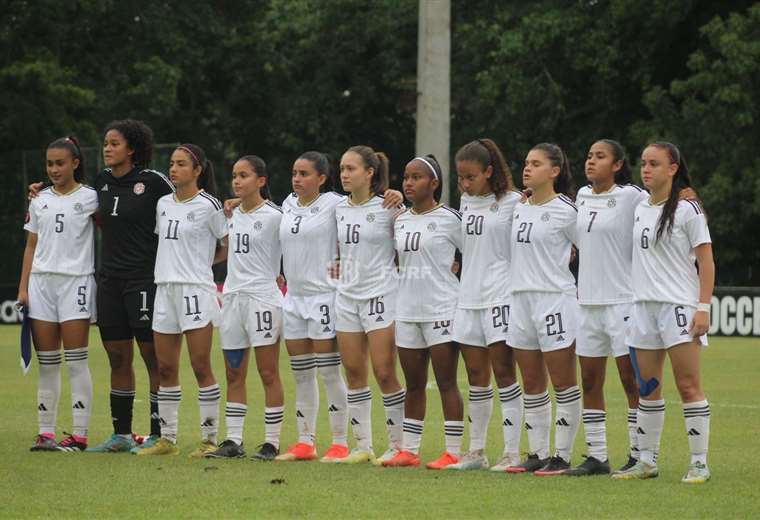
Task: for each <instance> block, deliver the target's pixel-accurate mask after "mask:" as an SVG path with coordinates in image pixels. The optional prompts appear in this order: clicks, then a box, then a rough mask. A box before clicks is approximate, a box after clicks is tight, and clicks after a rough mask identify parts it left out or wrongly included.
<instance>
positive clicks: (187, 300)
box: [183, 294, 201, 316]
mask: <svg viewBox="0 0 760 520" xmlns="http://www.w3.org/2000/svg"><path fill="white" fill-rule="evenodd" d="M183 298H184V299H185V308H186V309H187V312H186V313H185V316H192V315H193V314H200V313H201V310H200V308H199V305H198V295H196V294H194V295H192V296H183ZM191 300H192V301H193V303H194V304H195V312H193V310H192V306H191V305H190V301H191Z"/></svg>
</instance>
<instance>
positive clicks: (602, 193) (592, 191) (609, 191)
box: [589, 184, 620, 195]
mask: <svg viewBox="0 0 760 520" xmlns="http://www.w3.org/2000/svg"><path fill="white" fill-rule="evenodd" d="M619 187H620V185H619V184H613V185H612V187H611V188H610V189H608V190H607V191H603V192H601V193H596V192H595V191H594V187H593V186H592V185H591V184H589V188H591V195H609V194H610V193H612V192H613V191H615V188H619Z"/></svg>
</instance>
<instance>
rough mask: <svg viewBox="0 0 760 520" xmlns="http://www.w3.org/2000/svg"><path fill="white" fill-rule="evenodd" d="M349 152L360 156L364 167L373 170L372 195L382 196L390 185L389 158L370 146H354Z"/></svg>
mask: <svg viewBox="0 0 760 520" xmlns="http://www.w3.org/2000/svg"><path fill="white" fill-rule="evenodd" d="M347 151H349V152H354V153H355V154H357V155H359V156H360V157H361V158H362V161H363V162H364V167H365V168H367V169H369V168H372V181H370V188H369V191H370V193H372V194H374V195H382V194H383V193H384V192H385V190H387V189H388V185H389V180H388V179H389V173H388V170H389V164H390V161H389V160H388V156H387V155H385V154H384V153H383V152H376V151H375V150H373V149H372V148H370V147H369V146H364V145H357V146H352V147H351V148H349V149H348V150H347Z"/></svg>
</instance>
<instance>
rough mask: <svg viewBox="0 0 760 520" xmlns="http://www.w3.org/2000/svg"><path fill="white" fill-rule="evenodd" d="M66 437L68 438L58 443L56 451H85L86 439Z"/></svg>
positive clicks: (74, 436)
mask: <svg viewBox="0 0 760 520" xmlns="http://www.w3.org/2000/svg"><path fill="white" fill-rule="evenodd" d="M64 433H65V432H64ZM67 435H68V437H66V438H65V439H64V440H62V441H61V442H60V443H58V451H84V450H86V449H87V437H79V436H77V435H71V434H67Z"/></svg>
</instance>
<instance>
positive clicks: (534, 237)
mask: <svg viewBox="0 0 760 520" xmlns="http://www.w3.org/2000/svg"><path fill="white" fill-rule="evenodd" d="M523 184H524V185H525V187H526V188H529V189H530V190H531V196H530V198H529V199H528V200H527V201H526V202H524V203H520V204H518V205H517V207H516V208H515V213H514V222H513V223H512V235H511V238H510V240H511V245H512V266H511V276H510V278H511V282H512V291H513V293H512V316H511V318H512V319H511V321H510V324H509V333H508V335H507V342H508V343H509V344H510V345H512V348H514V349H515V358H516V360H517V365H518V366H519V367H520V372H521V373H522V376H523V385H524V388H525V398H524V402H525V429H526V430H527V432H528V444H529V448H530V449H529V455H528V458H527V459H526V460H525V461H523V463H522V464H520V465H518V466H513V467H509V468H507V472H509V473H522V472H534V474H536V475H539V476H549V475H558V474H560V473H561V472H562V471H564V470H566V469H569V468H570V458H571V455H572V450H573V442H574V441H575V434H576V433H577V431H578V424H579V422H580V418H581V406H580V404H581V403H580V399H581V392H580V389H579V388H578V384H577V377H576V368H575V337H576V328H577V321H578V301H577V299H576V288H575V279H574V278H573V275H572V273H571V272H570V267H569V264H570V256H571V250H572V247H573V244H577V242H578V240H577V236H576V235H577V233H576V228H575V226H576V220H577V214H578V210H577V209H576V208H575V204H573V202H572V199H571V197H572V194H573V180H572V175H571V173H570V164H569V163H568V160H567V157H566V156H565V153H564V152H563V151H562V149H561V148H560V147H559V146H557V145H555V144H551V143H540V144H537V145H536V146H534V147H533V149H532V150H531V151H530V152H529V153H528V155H527V157H526V158H525V166H524V168H523ZM547 369H548V372H549V376H550V378H551V382H552V385H553V386H554V393H555V398H556V401H557V417H556V423H555V433H554V443H555V454H554V456H552V457H549V427H550V424H551V420H552V407H551V401H550V400H549V393H548V392H547V385H548V381H547V378H546V373H547Z"/></svg>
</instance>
